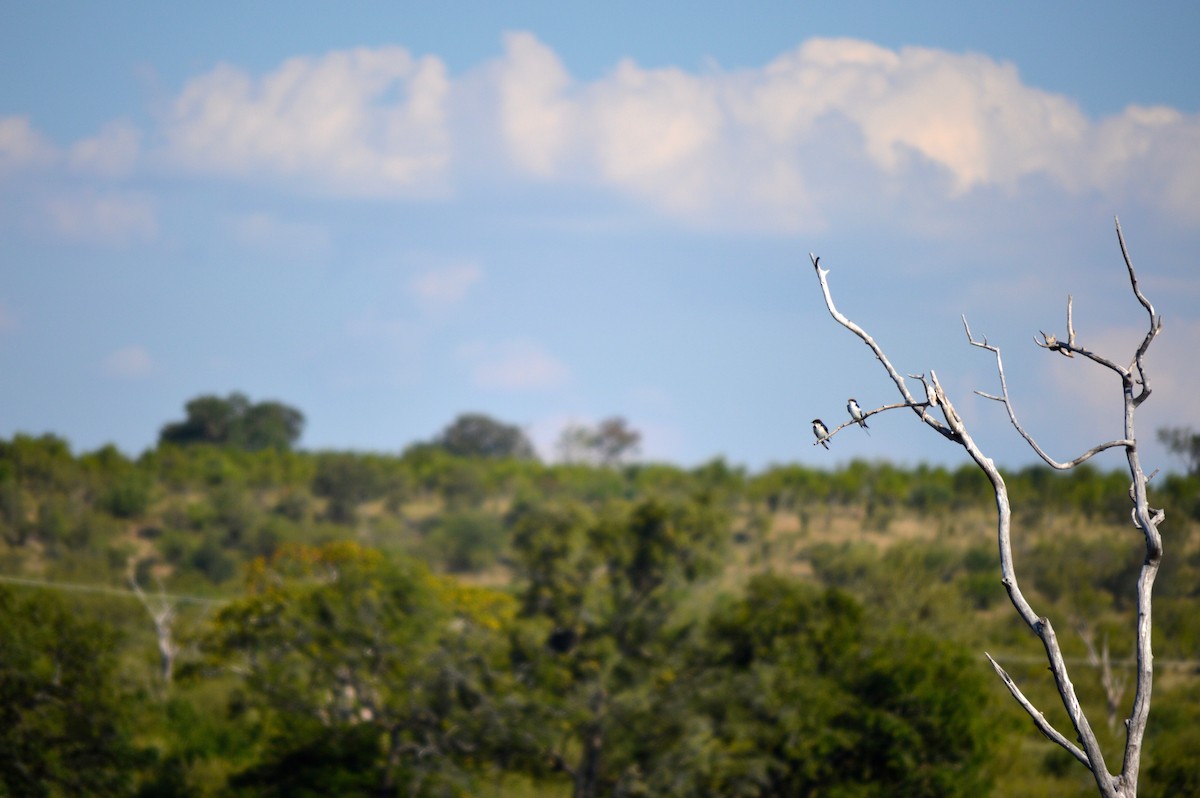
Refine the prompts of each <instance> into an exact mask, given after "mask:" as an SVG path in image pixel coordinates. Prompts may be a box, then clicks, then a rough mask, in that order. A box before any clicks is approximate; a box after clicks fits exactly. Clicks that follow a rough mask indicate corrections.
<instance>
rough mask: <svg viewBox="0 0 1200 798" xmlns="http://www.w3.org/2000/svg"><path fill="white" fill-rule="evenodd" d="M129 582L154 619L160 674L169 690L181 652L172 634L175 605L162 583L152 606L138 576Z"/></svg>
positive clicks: (132, 577)
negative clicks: (166, 593) (163, 590)
mask: <svg viewBox="0 0 1200 798" xmlns="http://www.w3.org/2000/svg"><path fill="white" fill-rule="evenodd" d="M129 583H130V584H131V585H133V592H134V593H136V594H137V597H138V599H139V600H140V601H141V602H142V606H143V607H145V608H146V612H148V613H150V619H151V620H152V621H154V633H155V635H156V636H157V637H158V658H159V675H160V676H161V677H162V682H163V686H164V688H165V689H168V690H169V689H170V687H171V681H172V679H173V678H174V675H175V657H176V656H177V655H178V654H179V647H178V646H177V645H175V641H174V639H173V638H172V636H171V626H172V625H173V624H174V622H175V605H174V603H173V602H171V601H170V600H169V599H167V597H166V595H165V594H164V593H163V592H162V589H161V588H162V586H161V585H159V595H158V600H157V601H156V602H155V605H154V606H151V603H150V599H148V598H147V597H146V594H145V593H144V592H142V588H141V585H139V584H138V582H137V577H135V576H132V575H131V576H130V577H129Z"/></svg>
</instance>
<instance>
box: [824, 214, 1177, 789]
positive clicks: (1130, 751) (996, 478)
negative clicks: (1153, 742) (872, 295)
mask: <svg viewBox="0 0 1200 798" xmlns="http://www.w3.org/2000/svg"><path fill="white" fill-rule="evenodd" d="M1117 241H1118V243H1119V244H1120V247H1121V255H1122V257H1123V258H1124V260H1125V267H1126V269H1127V271H1128V273H1129V280H1130V284H1131V286H1132V290H1133V294H1134V297H1135V298H1136V299H1137V301H1138V303H1139V304H1140V305H1141V306H1142V307H1143V308H1144V309H1145V310H1146V313H1147V315H1148V316H1149V324H1148V331H1147V333H1146V335H1145V337H1144V338H1143V339H1142V342H1141V344H1140V346H1138V348H1137V350H1136V351H1135V353H1134V355H1133V357H1132V358H1131V360H1130V362H1129V364H1128V365H1127V366H1121V365H1119V364H1118V363H1116V362H1114V361H1112V360H1109V359H1107V358H1105V357H1102V356H1100V355H1097V354H1096V353H1094V352H1092V351H1090V350H1088V349H1086V348H1085V347H1082V346H1080V345H1078V344H1077V343H1076V341H1075V327H1074V321H1073V317H1072V315H1073V314H1072V302H1071V298H1070V297H1068V298H1067V340H1066V341H1060V340H1058V339H1057V338H1056V337H1055V336H1053V335H1049V334H1047V333H1044V332H1043V333H1042V340H1041V341H1037V344H1038V346H1041V347H1042V348H1043V349H1047V350H1049V351H1052V352H1058V353H1059V354H1062V355H1064V356H1066V357H1075V356H1076V355H1079V356H1081V357H1084V358H1086V359H1088V360H1091V361H1092V362H1093V363H1095V364H1097V365H1099V366H1102V367H1104V368H1107V369H1109V370H1111V371H1113V372H1115V373H1116V374H1117V375H1118V376H1119V377H1120V378H1121V386H1122V398H1123V406H1124V429H1123V437H1122V438H1120V439H1118V440H1112V441H1108V442H1106V443H1101V444H1098V445H1096V446H1094V447H1092V448H1091V449H1089V450H1088V451H1086V452H1084V453H1083V454H1082V455H1080V456H1079V457H1077V458H1075V459H1074V460H1071V461H1069V462H1066V463H1059V462H1057V461H1055V460H1054V459H1053V458H1051V457H1050V456H1049V455H1047V454H1046V453H1045V452H1044V451H1043V450H1042V448H1041V447H1040V446H1039V445H1038V444H1037V442H1036V441H1035V440H1034V439H1033V438H1032V437H1031V436H1030V435H1029V434H1028V433H1027V432H1026V431H1025V430H1024V428H1023V427H1022V426H1021V424H1020V422H1019V421H1018V420H1017V415H1016V410H1015V409H1014V407H1013V403H1012V400H1011V399H1010V397H1009V394H1008V385H1007V383H1006V381H1005V378H1004V365H1003V362H1002V361H1001V358H1000V349H999V347H996V346H992V345H991V344H989V343H988V342H987V339H986V338H984V339H983V340H979V341H977V340H976V339H975V338H974V336H973V335H972V334H971V329H970V327H969V326H968V325H967V322H966V319H965V318H964V319H963V327H964V329H965V330H966V334H967V340H968V341H969V342H970V344H971V345H972V346H976V347H980V348H982V349H986V350H988V351H989V352H992V353H993V354H994V355H995V358H996V371H997V373H998V376H999V379H1000V387H1001V391H1002V392H1001V395H999V396H994V395H991V394H986V393H981V392H979V391H976V393H979V395H981V396H983V397H985V398H988V399H993V400H995V401H997V402H1000V403H1002V404H1004V406H1005V408H1006V409H1007V411H1008V415H1009V420H1010V421H1011V423H1012V425H1013V427H1014V428H1015V429H1016V430H1017V432H1018V433H1019V434H1020V435H1021V437H1023V438H1024V439H1025V440H1026V442H1028V443H1029V445H1030V446H1031V447H1032V448H1033V450H1034V451H1035V452H1036V453H1037V455H1038V456H1039V457H1041V458H1042V460H1043V461H1045V462H1046V463H1047V464H1048V465H1050V466H1051V467H1052V468H1055V469H1058V470H1068V469H1071V468H1074V467H1076V466H1078V465H1079V464H1081V463H1083V462H1085V461H1087V460H1089V459H1090V458H1092V457H1093V456H1095V455H1096V454H1098V453H1100V452H1102V451H1104V450H1106V449H1111V448H1118V447H1119V448H1123V449H1124V450H1125V456H1126V461H1127V463H1128V466H1129V473H1130V478H1131V484H1130V489H1129V497H1130V500H1131V501H1132V503H1133V508H1132V511H1131V516H1132V519H1133V525H1134V526H1135V527H1137V529H1138V530H1139V531H1140V532H1141V535H1142V537H1143V540H1144V543H1145V549H1146V557H1145V560H1144V561H1143V564H1142V569H1141V574H1140V575H1139V577H1138V584H1137V607H1138V615H1137V630H1136V646H1137V649H1136V650H1137V683H1136V689H1135V693H1134V700H1133V707H1132V710H1131V713H1130V715H1129V718H1128V719H1127V720H1126V722H1125V725H1126V739H1125V751H1124V757H1123V761H1122V765H1121V772H1120V773H1119V774H1117V775H1115V776H1114V775H1113V774H1111V773H1109V771H1108V768H1107V767H1106V765H1105V763H1104V756H1103V754H1102V752H1101V750H1100V745H1099V743H1098V741H1097V740H1096V735H1095V733H1094V732H1093V731H1092V727H1091V724H1090V723H1089V721H1088V718H1087V716H1086V715H1085V714H1084V711H1083V709H1082V707H1081V706H1080V703H1079V698H1078V696H1077V695H1076V692H1075V686H1074V685H1073V684H1072V683H1071V679H1070V676H1069V674H1068V671H1067V665H1066V662H1065V661H1064V659H1063V655H1062V651H1061V648H1060V646H1059V643H1058V638H1057V636H1056V634H1055V632H1054V627H1053V625H1052V624H1051V623H1050V619H1049V618H1047V617H1045V616H1041V615H1038V614H1037V613H1036V612H1034V610H1033V607H1031V606H1030V604H1029V602H1028V601H1027V600H1026V599H1025V596H1024V594H1023V593H1022V592H1021V588H1020V585H1019V583H1018V581H1017V574H1016V569H1015V566H1014V564H1013V556H1012V538H1011V532H1012V509H1011V506H1010V504H1009V498H1008V488H1007V486H1006V485H1005V483H1004V479H1003V477H1002V476H1001V475H1000V471H999V469H997V468H996V465H995V463H993V462H992V460H991V459H990V458H988V457H987V456H985V455H984V453H983V452H982V451H981V450H980V449H979V447H978V446H977V445H976V444H975V441H974V439H972V437H971V435H970V433H969V432H968V431H967V428H966V425H965V424H964V423H963V420H962V417H961V416H959V414H958V412H957V411H956V410H955V408H954V405H953V403H952V402H951V400H950V398H949V397H948V396H947V395H946V392H945V390H944V389H943V387H942V385H941V383H940V382H939V381H938V378H937V375H936V374H934V373H933V372H932V371H930V372H929V377H928V379H927V378H926V377H925V375H924V374H922V375H919V376H913V375H910V376H911V377H912V379H916V380H920V382H921V383H922V384H923V386H924V389H925V401H918V400H917V399H915V398H914V397H913V395H912V394H911V393H910V391H909V389H908V385H907V383H906V382H905V380H904V378H903V377H901V376H900V373H899V372H898V371H896V369H895V368H894V367H893V366H892V364H891V362H890V361H889V360H888V358H887V356H886V355H885V354H884V352H883V350H882V349H881V348H880V347H879V345H878V344H877V343H875V341H874V339H872V338H871V337H870V336H869V335H867V333H866V332H865V331H864V330H863V329H862V328H861V327H859V326H858V325H857V324H855V323H854V322H852V321H850V320H849V319H847V318H846V317H845V316H844V315H842V313H840V312H839V311H838V310H837V308H836V306H835V305H834V302H833V297H832V296H831V295H830V292H829V283H828V280H827V276H828V274H829V271H828V270H827V269H822V268H821V266H820V259H819V258H817V257H815V256H812V255H810V256H809V257H810V258H811V260H812V264H813V268H814V269H815V270H816V273H817V279H818V281H819V282H820V285H821V291H822V293H823V295H824V297H825V304H826V307H827V308H828V309H829V312H830V315H832V316H833V318H834V319H835V320H836V321H837V322H838V323H839V324H841V325H842V326H843V327H845V328H846V329H848V330H850V331H851V332H853V333H854V334H855V335H857V336H858V337H859V338H860V339H861V340H862V341H863V343H865V344H866V345H867V346H868V347H870V349H871V351H872V352H874V354H875V356H876V357H877V358H878V359H879V361H880V362H881V363H882V364H883V367H884V368H885V369H886V371H887V373H888V375H889V376H890V377H891V379H892V381H893V382H894V383H895V384H896V388H897V390H898V391H899V393H900V396H901V397H902V398H903V400H904V401H902V402H900V403H898V404H893V405H885V406H883V407H879V408H876V409H874V410H871V411H870V412H866V413H863V414H862V418H863V419H865V418H868V417H870V416H871V415H874V414H875V413H880V412H883V411H885V410H892V409H896V408H903V407H909V408H912V409H913V410H914V412H916V413H917V415H918V416H919V417H920V420H921V421H922V422H923V423H925V424H926V425H927V426H929V427H930V428H932V429H933V430H934V431H936V432H937V433H939V434H940V435H942V436H943V437H944V438H946V439H947V440H949V441H951V442H952V443H956V444H958V445H959V446H961V447H963V449H964V450H966V453H967V454H968V456H970V458H971V459H972V460H973V461H974V462H975V464H976V465H977V466H979V468H980V470H982V471H983V472H984V474H985V475H986V476H987V478H988V481H989V482H990V483H991V486H992V490H993V492H994V494H995V499H996V519H997V530H996V533H997V542H998V545H999V552H1000V572H1001V583H1002V584H1003V585H1004V588H1005V590H1006V591H1007V592H1008V597H1009V600H1010V601H1011V602H1012V605H1013V607H1014V608H1015V609H1016V611H1017V614H1018V615H1020V616H1021V619H1022V620H1023V621H1025V623H1026V625H1027V626H1028V627H1029V628H1030V630H1031V631H1033V633H1034V634H1036V635H1037V636H1038V637H1039V638H1040V639H1041V641H1042V646H1043V648H1044V649H1045V651H1046V658H1047V660H1048V662H1049V664H1050V671H1051V673H1052V674H1053V676H1054V682H1055V685H1056V686H1057V688H1058V694H1059V697H1060V699H1061V701H1062V704H1063V707H1064V708H1065V709H1066V711H1067V716H1068V718H1070V721H1071V725H1072V727H1073V728H1074V730H1075V734H1074V735H1073V736H1074V738H1075V740H1077V741H1078V742H1079V744H1080V745H1081V746H1082V748H1081V747H1080V745H1076V744H1075V743H1074V742H1072V741H1071V740H1069V739H1068V738H1067V737H1066V736H1065V735H1063V734H1062V733H1061V732H1059V731H1058V730H1057V729H1055V728H1054V726H1053V725H1052V724H1051V723H1050V722H1049V721H1048V720H1047V719H1046V717H1045V716H1044V715H1043V714H1042V713H1041V711H1039V710H1038V709H1037V708H1036V707H1035V706H1034V705H1033V704H1032V702H1030V701H1029V699H1028V698H1026V697H1025V695H1024V694H1023V693H1022V692H1021V689H1020V688H1019V687H1018V686H1017V684H1016V683H1015V682H1014V681H1013V679H1012V677H1010V676H1009V675H1008V673H1006V672H1005V671H1004V669H1003V668H1002V667H1000V665H999V664H998V663H997V662H996V661H995V660H994V659H992V657H991V655H988V660H989V661H990V662H991V663H992V666H993V668H995V670H996V673H997V674H998V675H999V676H1000V678H1001V679H1002V680H1003V681H1004V684H1005V686H1007V687H1008V689H1009V691H1010V692H1011V693H1012V695H1013V697H1014V698H1015V699H1016V700H1017V701H1018V702H1019V703H1020V704H1021V706H1022V707H1024V709H1025V711H1026V712H1027V713H1028V714H1029V716H1030V717H1031V718H1032V720H1033V722H1034V724H1035V725H1036V726H1037V728H1038V730H1039V731H1041V732H1042V733H1043V734H1044V735H1046V737H1048V738H1050V739H1051V740H1053V741H1054V742H1055V743H1057V744H1058V745H1060V746H1062V748H1063V749H1065V750H1066V751H1068V752H1069V753H1070V754H1071V755H1072V756H1074V757H1075V758H1076V759H1077V760H1079V761H1080V762H1081V763H1083V765H1084V766H1085V767H1086V768H1088V769H1089V770H1090V771H1091V772H1092V775H1093V777H1094V778H1095V780H1096V786H1097V788H1098V790H1099V792H1100V794H1101V795H1102V796H1105V798H1133V797H1134V796H1136V795H1137V783H1138V772H1139V768H1140V763H1141V752H1142V741H1143V738H1144V736H1145V733H1146V721H1147V718H1148V717H1149V712H1150V694H1151V691H1152V687H1153V655H1152V652H1151V615H1150V609H1151V593H1152V590H1153V586H1154V579H1155V577H1156V576H1157V574H1158V568H1159V563H1160V561H1161V559H1162V538H1161V537H1160V535H1159V532H1158V526H1159V524H1161V523H1162V521H1163V518H1164V513H1163V511H1162V510H1160V509H1155V508H1151V507H1150V506H1149V503H1148V501H1147V496H1146V484H1147V482H1148V481H1149V478H1148V477H1146V475H1145V473H1144V472H1143V471H1142V466H1141V461H1140V459H1139V452H1138V443H1137V437H1136V435H1135V431H1134V414H1135V411H1136V410H1137V408H1138V406H1139V405H1141V403H1142V402H1144V401H1145V400H1146V399H1147V398H1148V397H1149V396H1150V381H1149V377H1148V375H1147V373H1146V370H1145V364H1144V362H1143V360H1144V357H1145V354H1146V351H1147V350H1148V349H1149V347H1150V344H1151V343H1152V342H1153V340H1154V338H1155V337H1156V336H1157V335H1158V333H1159V331H1160V330H1161V329H1162V319H1161V317H1159V316H1157V315H1155V313H1154V307H1153V306H1152V305H1151V304H1150V302H1149V300H1147V299H1146V297H1145V296H1144V295H1143V294H1142V292H1141V290H1140V289H1139V288H1138V282H1137V274H1136V272H1135V271H1134V268H1133V263H1132V262H1131V260H1130V258H1129V252H1128V249H1127V248H1126V246H1125V237H1124V235H1123V234H1122V232H1121V225H1120V223H1119V222H1118V223H1117ZM1035 340H1036V339H1035ZM935 409H937V410H940V411H941V415H942V417H943V419H944V422H943V421H939V420H938V419H937V418H935V417H934V416H933V411H934V410H935ZM858 421H859V420H858V419H850V420H849V421H847V422H846V423H843V424H841V425H840V426H838V427H836V428H835V429H833V430H832V431H829V432H827V433H826V434H824V435H822V436H821V437H819V438H818V440H817V441H816V443H826V444H827V443H828V442H829V441H830V439H832V438H833V437H834V436H835V435H837V433H838V432H840V431H841V430H842V429H844V428H846V427H848V426H853V425H856V424H857V423H858ZM814 445H816V444H814ZM1151 476H1153V474H1151ZM1106 652H1107V646H1106ZM1108 689H1109V688H1108V686H1107V685H1106V690H1108ZM1109 696H1110V706H1111V705H1112V704H1113V703H1114V701H1113V699H1112V693H1111V691H1110V692H1109Z"/></svg>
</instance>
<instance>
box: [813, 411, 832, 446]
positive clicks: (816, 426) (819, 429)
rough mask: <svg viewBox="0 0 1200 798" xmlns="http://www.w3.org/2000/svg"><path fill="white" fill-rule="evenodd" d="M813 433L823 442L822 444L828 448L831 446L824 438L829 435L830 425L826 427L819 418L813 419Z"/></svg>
mask: <svg viewBox="0 0 1200 798" xmlns="http://www.w3.org/2000/svg"><path fill="white" fill-rule="evenodd" d="M813 435H816V436H817V440H818V441H820V442H821V445H822V446H824V447H825V448H826V449H828V448H829V444H828V443H827V442H825V441H824V440H823V439H824V438H828V437H829V427H826V426H825V423H824V422H823V421H821V419H819V418H814V419H813Z"/></svg>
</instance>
